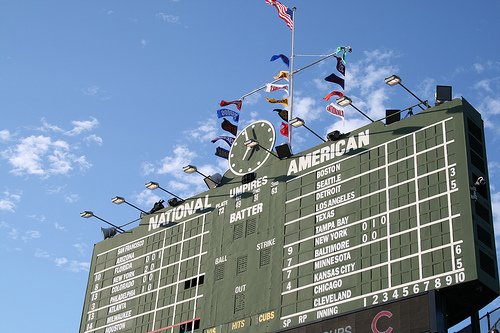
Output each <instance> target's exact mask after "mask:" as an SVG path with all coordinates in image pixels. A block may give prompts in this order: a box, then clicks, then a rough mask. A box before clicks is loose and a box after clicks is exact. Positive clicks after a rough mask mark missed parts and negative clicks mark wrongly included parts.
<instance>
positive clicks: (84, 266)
mask: <svg viewBox="0 0 500 333" xmlns="http://www.w3.org/2000/svg"><path fill="white" fill-rule="evenodd" d="M54 263H55V265H56V266H57V267H61V268H64V269H67V270H69V271H70V272H74V273H79V272H82V271H88V270H89V268H90V263H88V262H84V261H76V260H69V259H68V258H66V257H60V258H55V259H54Z"/></svg>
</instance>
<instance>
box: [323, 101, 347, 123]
mask: <svg viewBox="0 0 500 333" xmlns="http://www.w3.org/2000/svg"><path fill="white" fill-rule="evenodd" d="M326 111H328V112H329V113H331V114H333V115H334V116H337V117H340V118H342V120H344V110H339V109H337V108H336V107H335V106H334V105H333V103H331V104H329V105H328V106H327V107H326Z"/></svg>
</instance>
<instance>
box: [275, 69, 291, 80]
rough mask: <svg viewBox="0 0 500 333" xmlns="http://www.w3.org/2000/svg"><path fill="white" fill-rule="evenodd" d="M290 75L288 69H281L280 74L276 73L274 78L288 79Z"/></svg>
mask: <svg viewBox="0 0 500 333" xmlns="http://www.w3.org/2000/svg"><path fill="white" fill-rule="evenodd" d="M289 76H290V73H288V71H280V72H279V73H278V75H276V76H275V77H274V78H275V79H276V80H277V79H285V80H287V81H288V77H289Z"/></svg>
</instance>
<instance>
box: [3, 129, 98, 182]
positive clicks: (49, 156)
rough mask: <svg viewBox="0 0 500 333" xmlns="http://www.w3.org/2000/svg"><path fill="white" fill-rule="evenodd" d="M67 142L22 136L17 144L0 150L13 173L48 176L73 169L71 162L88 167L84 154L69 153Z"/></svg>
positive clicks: (40, 136) (69, 148) (81, 167)
mask: <svg viewBox="0 0 500 333" xmlns="http://www.w3.org/2000/svg"><path fill="white" fill-rule="evenodd" d="M71 149H72V148H71V146H70V144H69V143H67V142H65V141H62V140H55V141H54V140H52V139H51V138H50V137H47V136H43V135H39V136H33V135H32V136H29V137H25V138H22V139H21V140H20V141H19V143H18V144H16V145H14V146H11V147H9V148H8V149H7V150H5V151H3V152H1V156H2V157H3V158H5V159H7V160H8V161H9V163H10V165H11V166H12V170H11V172H12V173H13V174H15V175H38V176H42V177H49V176H50V175H56V174H67V173H68V172H70V171H71V170H73V164H76V165H78V166H79V167H80V169H81V170H85V169H88V168H89V167H90V163H88V162H87V161H86V158H85V156H79V157H77V156H75V155H74V154H73V153H71Z"/></svg>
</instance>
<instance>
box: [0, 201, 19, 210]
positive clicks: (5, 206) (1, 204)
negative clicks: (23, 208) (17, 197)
mask: <svg viewBox="0 0 500 333" xmlns="http://www.w3.org/2000/svg"><path fill="white" fill-rule="evenodd" d="M15 208H16V204H15V203H13V202H12V201H9V200H6V199H0V210H6V211H9V212H14V209H15Z"/></svg>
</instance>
